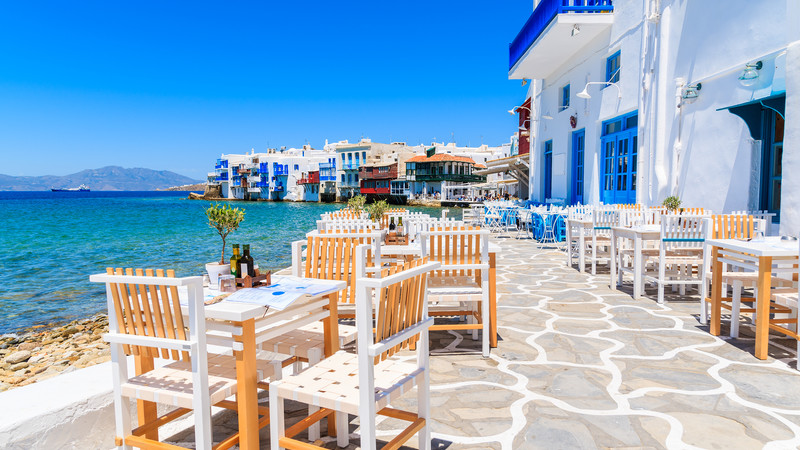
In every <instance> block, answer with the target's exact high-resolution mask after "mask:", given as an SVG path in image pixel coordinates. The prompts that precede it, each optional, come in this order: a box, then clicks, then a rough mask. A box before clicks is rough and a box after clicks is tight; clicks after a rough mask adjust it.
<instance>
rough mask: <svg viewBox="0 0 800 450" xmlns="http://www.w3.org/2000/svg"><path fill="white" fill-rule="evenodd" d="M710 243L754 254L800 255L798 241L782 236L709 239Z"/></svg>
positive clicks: (708, 242) (773, 255)
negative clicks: (787, 239)
mask: <svg viewBox="0 0 800 450" xmlns="http://www.w3.org/2000/svg"><path fill="white" fill-rule="evenodd" d="M706 243H707V244H708V245H711V246H714V247H720V248H724V249H728V250H733V251H737V252H743V253H748V254H751V255H754V256H772V257H775V256H798V253H800V248H798V242H797V241H783V240H781V238H780V236H768V237H765V238H759V239H753V240H751V241H741V240H738V239H708V240H707V241H706Z"/></svg>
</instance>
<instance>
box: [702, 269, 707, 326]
mask: <svg viewBox="0 0 800 450" xmlns="http://www.w3.org/2000/svg"><path fill="white" fill-rule="evenodd" d="M707 298H708V278H707V277H706V275H705V274H703V280H702V284H701V285H700V323H701V324H702V325H706V324H707V323H708V302H706V299H707Z"/></svg>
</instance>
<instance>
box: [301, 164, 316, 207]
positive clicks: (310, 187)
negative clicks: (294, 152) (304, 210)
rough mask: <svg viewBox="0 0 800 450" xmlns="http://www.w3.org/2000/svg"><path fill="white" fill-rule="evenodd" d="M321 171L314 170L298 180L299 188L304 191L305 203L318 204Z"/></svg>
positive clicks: (303, 198)
mask: <svg viewBox="0 0 800 450" xmlns="http://www.w3.org/2000/svg"><path fill="white" fill-rule="evenodd" d="M319 173H320V171H319V170H312V171H310V172H306V173H303V176H302V177H301V178H300V179H299V180H297V184H298V186H300V187H301V188H302V189H303V196H302V200H303V201H304V202H318V201H320V200H319V184H320V183H319Z"/></svg>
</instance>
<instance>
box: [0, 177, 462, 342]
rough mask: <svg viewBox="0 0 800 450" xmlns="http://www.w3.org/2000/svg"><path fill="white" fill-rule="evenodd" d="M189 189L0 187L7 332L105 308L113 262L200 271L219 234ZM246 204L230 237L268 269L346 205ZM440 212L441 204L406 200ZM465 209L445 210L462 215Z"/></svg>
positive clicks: (1, 321) (1, 295)
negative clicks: (98, 279) (323, 217)
mask: <svg viewBox="0 0 800 450" xmlns="http://www.w3.org/2000/svg"><path fill="white" fill-rule="evenodd" d="M186 196H187V193H186V192H0V220H2V232H0V334H3V333H9V332H14V331H19V330H23V329H26V328H30V327H31V326H34V325H39V324H45V325H47V324H53V323H58V322H63V321H67V320H73V319H77V318H83V317H89V316H91V315H93V314H96V313H98V312H105V311H106V299H105V286H104V285H101V284H98V283H90V282H89V275H91V274H95V273H104V272H105V270H106V267H125V268H127V267H132V268H143V269H146V268H155V269H158V268H162V269H175V272H176V275H177V276H179V277H180V276H191V275H202V274H203V273H204V272H205V263H208V262H212V261H219V259H220V253H221V251H222V240H221V239H220V237H219V234H217V231H216V230H214V229H212V228H210V227H209V226H208V221H207V219H206V216H205V213H204V209H205V208H207V207H208V206H209V205H210V204H211V202H208V201H201V200H187V199H186ZM230 204H231V205H232V206H234V207H239V208H242V209H244V210H245V211H246V213H245V220H244V222H242V224H241V226H240V228H239V229H238V230H236V231H234V232H233V233H231V234H230V235H229V236H228V239H227V248H226V249H225V259H226V260H228V259H230V256H231V244H234V243H239V244H250V253H251V255H252V256H253V259H254V260H255V263H256V264H258V265H259V267H260V268H261V269H269V270H273V271H275V270H280V269H282V268H285V267H288V266H289V265H291V252H292V251H291V242H292V241H295V240H298V239H303V238H304V236H305V233H307V232H308V231H310V230H312V229H314V228H315V226H316V220H317V219H319V216H320V214H322V213H324V212H328V211H332V210H336V209H340V208H342V207H343V206H344V205H342V204H326V203H293V202H230ZM409 209H412V210H415V211H423V212H426V213H428V214H431V215H432V216H439V215H440V214H441V212H440V211H441V210H440V209H439V208H409ZM460 216H461V214H460V210H458V208H454V209H451V213H450V214H449V215H448V217H456V218H460Z"/></svg>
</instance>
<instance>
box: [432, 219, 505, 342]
mask: <svg viewBox="0 0 800 450" xmlns="http://www.w3.org/2000/svg"><path fill="white" fill-rule="evenodd" d="M489 235H490V233H489V231H488V230H480V229H475V228H469V227H466V228H465V227H457V228H448V229H439V230H434V231H424V232H421V233H420V240H421V241H420V243H421V245H422V256H423V257H426V258H429V259H430V260H431V261H437V262H439V263H441V265H442V266H441V269H440V270H437V271H436V272H434V273H433V274H431V276H430V277H429V280H428V295H429V299H430V301H431V302H432V305H434V307H433V308H431V312H430V314H431V316H434V317H454V316H463V317H466V318H467V323H465V324H461V323H458V324H451V323H443V324H436V325H434V326H433V327H432V328H431V329H432V330H472V332H473V339H477V333H478V330H482V354H483V356H484V357H485V358H488V357H489V337H490V336H489V329H490V327H489ZM454 302H455V305H453V303H454Z"/></svg>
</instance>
